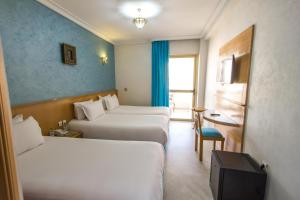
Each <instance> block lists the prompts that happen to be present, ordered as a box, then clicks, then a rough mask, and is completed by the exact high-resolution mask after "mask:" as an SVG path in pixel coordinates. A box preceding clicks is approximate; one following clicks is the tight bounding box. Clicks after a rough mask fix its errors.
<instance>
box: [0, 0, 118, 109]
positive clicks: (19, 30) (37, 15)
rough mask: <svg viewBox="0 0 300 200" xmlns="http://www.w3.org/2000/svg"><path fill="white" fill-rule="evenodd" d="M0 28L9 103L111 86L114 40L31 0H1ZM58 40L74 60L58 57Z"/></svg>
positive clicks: (59, 51) (87, 91) (63, 95)
mask: <svg viewBox="0 0 300 200" xmlns="http://www.w3.org/2000/svg"><path fill="white" fill-rule="evenodd" d="M0 34H1V37H2V43H3V48H4V59H5V65H6V72H7V79H8V85H9V92H10V100H11V104H12V105H19V104H24V103H29V102H35V101H42V100H47V99H53V98H59V97H65V96H75V95H80V94H86V93H92V92H97V91H104V90H110V89H114V88H115V63H114V46H113V45H112V44H110V43H108V42H106V41H105V40H103V39H101V38H99V37H97V36H96V35H94V34H92V33H90V32H89V31H87V30H85V29H83V28H81V27H80V26H78V25H77V24H75V23H73V22H71V21H70V20H68V19H66V18H65V17H63V16H61V15H59V14H57V13H56V12H54V11H52V10H50V9H48V8H47V7H45V6H43V5H42V4H40V3H38V2H37V1H35V0H22V1H20V0H0ZM61 43H67V44H70V45H73V46H76V48H77V65H74V66H71V65H65V64H63V63H62V58H61V47H60V44H61ZM103 53H106V54H107V55H108V58H109V60H108V64H106V65H102V63H101V60H100V55H101V54H103Z"/></svg>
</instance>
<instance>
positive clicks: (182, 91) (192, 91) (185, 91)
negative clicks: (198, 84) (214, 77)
mask: <svg viewBox="0 0 300 200" xmlns="http://www.w3.org/2000/svg"><path fill="white" fill-rule="evenodd" d="M170 92H174V93H176V92H177V93H194V92H195V90H170Z"/></svg>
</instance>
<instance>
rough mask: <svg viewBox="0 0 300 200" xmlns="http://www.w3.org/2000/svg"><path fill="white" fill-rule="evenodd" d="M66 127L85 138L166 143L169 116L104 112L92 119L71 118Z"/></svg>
mask: <svg viewBox="0 0 300 200" xmlns="http://www.w3.org/2000/svg"><path fill="white" fill-rule="evenodd" d="M68 127H69V128H70V129H71V130H77V131H81V132H82V133H83V136H84V137H85V138H93V139H109V140H136V141H153V142H159V143H161V144H162V145H164V144H166V142H167V140H168V132H169V118H168V117H166V116H161V115H130V114H129V115H127V114H119V115H117V114H105V115H103V116H101V117H99V118H98V119H96V120H93V121H87V120H75V119H74V120H71V121H70V122H69V125H68Z"/></svg>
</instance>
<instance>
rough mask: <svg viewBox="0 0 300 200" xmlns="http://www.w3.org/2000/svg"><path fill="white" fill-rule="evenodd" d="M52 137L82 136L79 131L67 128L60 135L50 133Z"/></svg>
mask: <svg viewBox="0 0 300 200" xmlns="http://www.w3.org/2000/svg"><path fill="white" fill-rule="evenodd" d="M50 136H54V137H71V138H83V134H82V133H81V132H79V131H72V130H69V131H68V133H66V134H62V135H50Z"/></svg>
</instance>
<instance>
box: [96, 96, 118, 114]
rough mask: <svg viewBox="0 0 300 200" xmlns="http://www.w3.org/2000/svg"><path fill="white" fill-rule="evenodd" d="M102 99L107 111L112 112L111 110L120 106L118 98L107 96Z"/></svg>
mask: <svg viewBox="0 0 300 200" xmlns="http://www.w3.org/2000/svg"><path fill="white" fill-rule="evenodd" d="M99 98H100V97H99ZM103 99H104V102H105V105H106V108H107V110H113V109H115V108H117V107H119V105H120V104H119V100H118V97H117V96H116V95H113V96H111V95H107V96H105V97H103Z"/></svg>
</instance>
